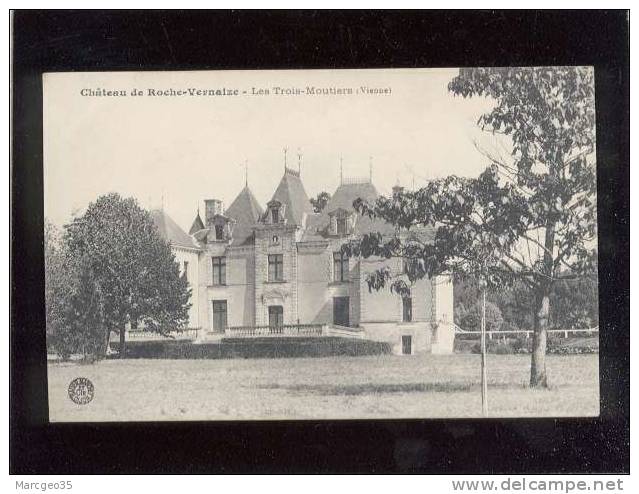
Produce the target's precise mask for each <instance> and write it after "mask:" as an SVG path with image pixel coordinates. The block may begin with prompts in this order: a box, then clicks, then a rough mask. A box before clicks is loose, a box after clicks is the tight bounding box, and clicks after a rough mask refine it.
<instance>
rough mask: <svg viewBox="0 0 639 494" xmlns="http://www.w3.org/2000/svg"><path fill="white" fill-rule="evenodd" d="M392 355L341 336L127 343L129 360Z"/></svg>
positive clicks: (384, 346) (384, 348) (387, 349)
mask: <svg viewBox="0 0 639 494" xmlns="http://www.w3.org/2000/svg"><path fill="white" fill-rule="evenodd" d="M119 346H120V344H119V342H112V343H111V348H112V349H113V350H115V351H116V352H117V351H118V350H119ZM389 353H391V347H390V344H388V343H385V342H378V341H370V340H354V339H346V338H339V337H324V338H277V339H275V338H252V339H250V340H249V339H243V338H224V339H222V341H221V343H198V344H196V343H192V342H190V341H132V342H130V343H127V344H126V357H127V358H133V359H135V358H144V359H224V358H292V357H331V356H352V357H358V356H365V355H382V354H389ZM117 357H118V356H117V355H115V356H112V358H117Z"/></svg>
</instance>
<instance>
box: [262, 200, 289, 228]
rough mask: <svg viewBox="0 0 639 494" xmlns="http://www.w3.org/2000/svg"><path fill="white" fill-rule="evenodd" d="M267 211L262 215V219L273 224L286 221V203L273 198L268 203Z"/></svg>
mask: <svg viewBox="0 0 639 494" xmlns="http://www.w3.org/2000/svg"><path fill="white" fill-rule="evenodd" d="M266 207H267V210H266V213H264V216H262V218H263V219H262V221H263V222H264V223H268V224H271V225H278V224H281V223H286V220H285V218H286V204H282V203H281V202H280V201H277V200H275V199H274V200H272V201H271V202H269V203H268V204H267V205H266Z"/></svg>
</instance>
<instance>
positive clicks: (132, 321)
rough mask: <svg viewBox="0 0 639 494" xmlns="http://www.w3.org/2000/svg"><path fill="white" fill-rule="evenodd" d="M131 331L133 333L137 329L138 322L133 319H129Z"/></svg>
mask: <svg viewBox="0 0 639 494" xmlns="http://www.w3.org/2000/svg"><path fill="white" fill-rule="evenodd" d="M131 329H132V330H134V331H135V330H136V329H138V320H137V319H135V318H133V319H131Z"/></svg>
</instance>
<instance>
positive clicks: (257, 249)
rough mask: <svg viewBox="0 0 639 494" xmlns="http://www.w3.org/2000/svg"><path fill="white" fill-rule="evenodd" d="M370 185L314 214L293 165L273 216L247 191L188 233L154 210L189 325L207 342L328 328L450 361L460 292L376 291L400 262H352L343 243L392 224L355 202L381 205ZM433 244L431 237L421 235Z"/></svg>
mask: <svg viewBox="0 0 639 494" xmlns="http://www.w3.org/2000/svg"><path fill="white" fill-rule="evenodd" d="M377 196H378V192H377V190H376V189H375V186H374V185H373V183H372V180H370V178H369V179H358V180H353V179H351V180H342V183H340V185H339V186H338V188H337V190H335V192H334V193H333V195H332V196H331V199H330V200H329V202H328V204H327V205H326V206H325V207H324V209H323V210H322V211H321V212H320V213H315V212H314V211H313V207H312V205H311V203H310V201H309V198H308V196H307V194H306V191H305V189H304V185H303V183H302V180H301V177H300V172H299V171H298V170H293V169H290V168H288V167H285V171H284V175H283V176H282V179H281V180H280V183H279V185H278V186H277V189H276V190H275V193H274V194H273V197H272V199H271V200H270V201H269V202H268V203H267V204H266V205H265V206H266V207H265V208H262V206H261V205H260V204H259V203H258V201H257V199H256V198H255V196H254V195H253V193H252V192H251V190H250V188H249V187H248V185H247V186H245V187H244V189H242V191H241V192H240V193H239V194H238V196H237V197H236V198H235V200H234V201H233V202H232V203H231V204H230V206H228V208H226V209H224V208H223V206H222V202H221V201H219V200H217V199H207V200H205V211H204V218H202V217H201V216H200V214H199V211H198V213H197V215H196V217H195V219H194V221H193V224H192V225H191V228H190V229H189V232H188V234H187V233H186V232H185V231H184V230H183V229H182V228H180V227H179V226H178V225H177V224H176V223H175V222H174V221H173V220H172V219H171V218H170V217H168V215H167V214H166V213H164V212H163V211H160V210H155V211H153V212H152V216H153V219H154V221H155V223H156V225H157V227H158V230H159V231H160V234H161V235H162V236H163V237H164V238H165V239H166V240H168V241H169V242H170V244H171V247H172V249H173V251H174V253H175V257H176V260H177V261H178V263H179V264H180V267H181V269H182V272H183V273H185V275H186V276H187V279H188V281H189V283H190V285H191V288H192V300H191V302H192V307H191V310H190V315H189V326H190V327H192V328H200V329H201V330H203V331H201V333H202V334H204V335H206V336H205V338H215V337H216V335H222V334H224V332H225V331H227V332H229V331H232V330H233V329H234V328H261V327H264V328H266V329H267V330H268V328H279V327H288V326H298V327H299V326H300V325H321V326H322V327H324V328H327V329H331V330H334V331H338V332H339V331H342V334H345V335H351V334H352V335H357V336H359V337H363V338H366V339H369V340H376V341H387V342H389V343H391V346H392V348H393V351H394V352H395V353H404V354H406V353H418V352H432V353H449V352H452V346H453V340H454V328H453V324H452V322H453V286H452V283H451V282H450V281H449V280H448V279H447V278H446V277H438V278H437V279H434V280H428V279H424V280H420V281H418V282H416V283H415V284H414V285H412V286H411V296H410V297H406V298H402V297H401V296H400V295H398V294H397V293H391V292H390V290H389V289H383V290H380V291H375V290H372V291H371V290H369V288H368V284H367V283H366V275H367V273H369V272H371V271H374V270H377V269H379V268H380V267H383V266H388V267H389V268H390V269H391V270H392V271H394V272H397V273H401V272H402V270H403V264H402V261H401V260H400V259H389V260H386V259H379V258H376V259H373V258H369V259H359V258H350V259H349V258H347V257H345V256H343V255H342V254H341V253H340V247H341V245H342V244H343V243H344V242H345V241H347V240H348V239H350V238H356V237H358V236H360V235H363V234H365V233H369V232H380V233H381V234H382V235H394V234H395V229H394V227H393V226H392V225H390V224H388V223H385V222H382V221H380V220H372V219H370V218H368V217H362V216H360V215H358V214H357V213H356V212H355V211H354V209H353V207H352V204H353V201H355V200H356V199H357V198H362V199H364V200H366V201H374V200H375V199H376V197H377ZM419 235H421V237H422V240H423V239H426V240H428V237H429V235H430V236H432V231H430V230H423V231H420V232H419Z"/></svg>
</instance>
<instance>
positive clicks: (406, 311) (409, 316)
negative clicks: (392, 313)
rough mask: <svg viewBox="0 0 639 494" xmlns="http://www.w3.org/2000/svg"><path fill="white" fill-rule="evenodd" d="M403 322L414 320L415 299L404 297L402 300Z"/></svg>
mask: <svg viewBox="0 0 639 494" xmlns="http://www.w3.org/2000/svg"><path fill="white" fill-rule="evenodd" d="M402 308H403V311H402V321H404V322H411V321H412V320H413V299H412V298H410V297H404V298H403V299H402Z"/></svg>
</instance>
